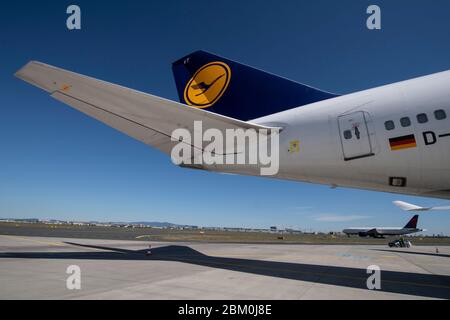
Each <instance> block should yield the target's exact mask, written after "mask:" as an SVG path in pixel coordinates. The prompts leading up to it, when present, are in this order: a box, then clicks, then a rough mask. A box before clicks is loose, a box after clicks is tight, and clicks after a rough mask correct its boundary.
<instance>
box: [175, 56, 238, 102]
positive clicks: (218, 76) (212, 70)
mask: <svg viewBox="0 0 450 320" xmlns="http://www.w3.org/2000/svg"><path fill="white" fill-rule="evenodd" d="M230 79H231V70H230V67H229V66H228V65H227V64H225V63H223V62H211V63H208V64H206V65H204V66H203V67H201V68H200V69H199V70H197V72H196V73H195V74H194V76H193V77H192V79H191V80H190V81H189V82H188V84H187V85H186V88H185V89H184V101H186V103H187V104H188V105H190V106H193V107H196V108H208V107H210V106H212V105H214V104H215V103H216V102H217V101H218V100H219V99H220V97H221V96H222V95H223V94H224V93H225V91H226V89H227V87H228V85H229V84H230Z"/></svg>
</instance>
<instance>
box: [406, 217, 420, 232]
mask: <svg viewBox="0 0 450 320" xmlns="http://www.w3.org/2000/svg"><path fill="white" fill-rule="evenodd" d="M418 220H419V215H417V214H416V215H415V216H414V217H412V218H411V220H409V222H408V223H407V224H406V226H404V228H405V229H416V228H417V222H418Z"/></svg>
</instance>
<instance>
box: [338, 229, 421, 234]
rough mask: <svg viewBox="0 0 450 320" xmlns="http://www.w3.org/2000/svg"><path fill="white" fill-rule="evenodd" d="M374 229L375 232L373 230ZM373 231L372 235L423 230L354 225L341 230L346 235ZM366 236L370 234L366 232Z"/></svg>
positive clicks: (419, 230)
mask: <svg viewBox="0 0 450 320" xmlns="http://www.w3.org/2000/svg"><path fill="white" fill-rule="evenodd" d="M375 230H376V232H375ZM370 231H374V235H376V236H400V235H405V234H410V233H416V232H421V231H423V230H422V229H417V228H395V227H394V228H388V227H377V228H370V227H356V228H348V229H344V230H343V231H342V232H343V233H345V234H347V235H361V234H365V233H367V232H370ZM367 236H372V235H371V234H368V235H367Z"/></svg>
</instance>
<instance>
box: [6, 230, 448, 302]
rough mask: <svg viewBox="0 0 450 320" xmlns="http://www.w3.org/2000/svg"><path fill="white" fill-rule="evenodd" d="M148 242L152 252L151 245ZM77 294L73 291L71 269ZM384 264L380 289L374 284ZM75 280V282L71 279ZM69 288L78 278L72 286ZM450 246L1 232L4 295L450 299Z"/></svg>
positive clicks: (21, 297) (33, 296)
mask: <svg viewBox="0 0 450 320" xmlns="http://www.w3.org/2000/svg"><path fill="white" fill-rule="evenodd" d="M149 244H151V246H152V249H151V254H149V252H148V251H149V250H148V245H149ZM73 265H75V266H78V267H79V268H80V271H81V274H80V285H81V288H80V289H72V290H70V289H68V287H67V279H68V278H69V277H70V276H71V274H68V273H67V269H68V267H69V266H73ZM372 265H375V266H379V268H380V270H381V272H380V285H381V288H380V289H373V290H370V289H368V288H367V280H368V278H369V277H370V276H371V275H372V273H368V272H367V267H368V266H372ZM69 282H70V281H69ZM71 283H72V282H71ZM449 298H450V247H448V246H447V247H446V246H441V247H439V248H438V252H436V247H431V246H420V247H419V246H417V247H415V246H413V247H411V248H388V247H387V246H380V245H373V246H371V245H283V244H229V243H227V244H222V243H180V242H177V243H164V242H151V243H147V242H143V241H125V240H98V239H68V238H46V237H26V236H6V235H0V299H180V300H185V299H189V300H192V299H225V300H229V299H230V300H231V299H232V300H237V299H243V300H246V299H268V300H272V299H289V300H303V299H308V300H310V299H349V300H356V299H377V300H378V299H449Z"/></svg>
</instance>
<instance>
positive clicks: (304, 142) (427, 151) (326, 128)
mask: <svg viewBox="0 0 450 320" xmlns="http://www.w3.org/2000/svg"><path fill="white" fill-rule="evenodd" d="M442 111H443V112H444V113H443V112H442ZM423 114H425V115H426V119H425V117H424V116H423ZM418 117H419V119H418ZM252 122H254V123H257V124H264V125H270V126H279V127H282V128H283V130H282V132H281V133H280V170H279V172H278V174H277V175H276V176H275V178H280V179H289V180H299V181H306V182H311V183H320V184H329V185H331V186H333V187H337V186H343V187H351V188H362V189H370V190H377V191H386V192H394V193H401V194H410V195H421V196H427V197H438V198H445V199H450V71H447V72H442V73H437V74H433V75H430V76H426V77H421V78H417V79H412V80H408V81H403V82H398V83H395V84H391V85H386V86H382V87H378V88H374V89H370V90H365V91H360V92H357V93H353V94H348V95H344V96H340V97H337V98H333V99H329V100H325V101H321V102H317V103H313V104H310V105H306V106H301V107H298V108H294V109H291V110H287V111H283V112H280V113H276V114H273V115H270V116H266V117H263V118H259V119H255V120H253V121H252ZM392 124H393V125H394V128H392ZM411 135H413V137H411ZM390 139H393V140H392V141H391V140H390ZM293 141H298V142H299V149H298V152H297V151H294V152H292V150H290V146H291V143H292V142H293ZM209 169H211V170H216V171H225V172H235V173H240V174H251V175H256V174H258V172H259V171H258V170H256V168H249V167H236V166H226V165H224V166H220V167H219V166H216V167H214V168H209Z"/></svg>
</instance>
